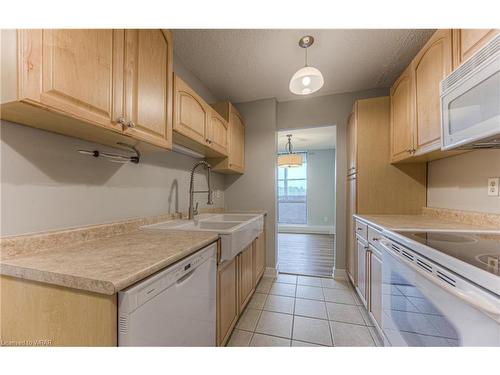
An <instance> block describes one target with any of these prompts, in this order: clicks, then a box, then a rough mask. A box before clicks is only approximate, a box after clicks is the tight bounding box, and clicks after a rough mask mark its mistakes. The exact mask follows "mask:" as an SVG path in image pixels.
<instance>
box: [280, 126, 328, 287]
mask: <svg viewBox="0 0 500 375" xmlns="http://www.w3.org/2000/svg"><path fill="white" fill-rule="evenodd" d="M335 136H336V128H335V126H322V127H315V128H305V129H296V130H285V131H279V132H277V165H276V186H277V189H276V201H277V215H276V216H277V223H276V224H277V225H276V226H277V228H278V236H277V248H278V270H279V272H280V273H289V274H297V275H307V276H322V277H331V276H332V272H333V266H334V253H335V251H334V246H335V245H334V243H335V176H336V173H335V157H336V154H335V151H336V147H335V146H336V142H335ZM290 154H292V155H293V156H292V157H290V156H289V155H290Z"/></svg>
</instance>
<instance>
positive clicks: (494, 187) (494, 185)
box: [488, 177, 500, 197]
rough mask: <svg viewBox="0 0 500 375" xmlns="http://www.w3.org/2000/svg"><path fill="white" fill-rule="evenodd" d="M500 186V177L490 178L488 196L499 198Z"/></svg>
mask: <svg viewBox="0 0 500 375" xmlns="http://www.w3.org/2000/svg"><path fill="white" fill-rule="evenodd" d="M499 184H500V177H490V178H488V196H490V197H498V185H499Z"/></svg>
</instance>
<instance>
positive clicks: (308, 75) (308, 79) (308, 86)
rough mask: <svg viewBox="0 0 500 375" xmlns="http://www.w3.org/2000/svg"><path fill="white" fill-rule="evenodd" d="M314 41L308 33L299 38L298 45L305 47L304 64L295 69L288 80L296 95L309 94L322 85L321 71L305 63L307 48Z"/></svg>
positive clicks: (291, 89)
mask: <svg viewBox="0 0 500 375" xmlns="http://www.w3.org/2000/svg"><path fill="white" fill-rule="evenodd" d="M313 43H314V38H313V37H312V36H310V35H306V36H303V37H302V38H300V40H299V46H300V47H301V48H304V49H305V52H306V65H305V66H304V67H303V68H301V69H299V70H297V71H296V72H295V74H294V75H293V77H292V79H291V80H290V86H289V88H290V91H291V92H292V93H294V94H297V95H309V94H312V93H313V92H316V91H318V90H319V89H320V88H321V87H323V84H324V80H323V75H322V74H321V72H320V71H319V70H318V69H316V68H313V67H312V66H309V65H307V48H309V47H310V46H311V45H312V44H313Z"/></svg>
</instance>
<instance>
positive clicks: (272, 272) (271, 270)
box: [264, 267, 278, 278]
mask: <svg viewBox="0 0 500 375" xmlns="http://www.w3.org/2000/svg"><path fill="white" fill-rule="evenodd" d="M264 277H273V278H276V277H278V268H277V267H276V268H275V267H266V270H265V271H264Z"/></svg>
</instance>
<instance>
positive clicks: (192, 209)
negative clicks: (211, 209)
mask: <svg viewBox="0 0 500 375" xmlns="http://www.w3.org/2000/svg"><path fill="white" fill-rule="evenodd" d="M200 165H203V166H205V168H206V169H207V183H208V190H194V172H195V170H196V168H198V167H199V166H200ZM211 170H212V167H211V166H210V164H208V163H207V162H206V161H204V160H202V161H199V162H198V163H196V164H195V165H194V166H193V168H192V169H191V180H190V182H189V213H188V220H193V219H194V216H195V215H198V202H197V203H196V207H193V199H194V195H195V194H196V193H208V201H207V204H213V202H212V189H211V188H210V171H211Z"/></svg>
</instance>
